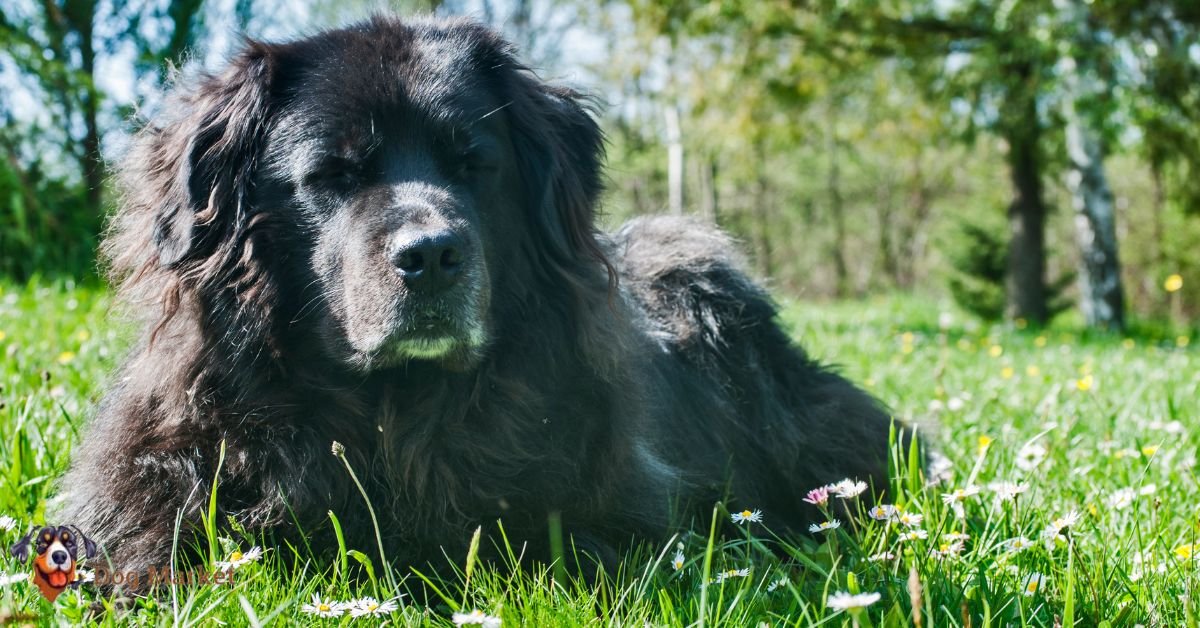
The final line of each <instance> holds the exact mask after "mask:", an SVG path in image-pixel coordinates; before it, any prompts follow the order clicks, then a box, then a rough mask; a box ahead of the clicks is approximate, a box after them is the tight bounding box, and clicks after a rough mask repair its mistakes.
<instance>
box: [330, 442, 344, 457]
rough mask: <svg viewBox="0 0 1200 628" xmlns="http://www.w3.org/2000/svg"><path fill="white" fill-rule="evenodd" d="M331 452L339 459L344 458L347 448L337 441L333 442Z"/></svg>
mask: <svg viewBox="0 0 1200 628" xmlns="http://www.w3.org/2000/svg"><path fill="white" fill-rule="evenodd" d="M329 452H330V453H332V454H333V455H335V456H337V457H338V458H341V457H342V456H344V455H346V446H345V445H343V444H341V443H339V442H338V441H336V440H335V441H333V444H332V445H330V446H329Z"/></svg>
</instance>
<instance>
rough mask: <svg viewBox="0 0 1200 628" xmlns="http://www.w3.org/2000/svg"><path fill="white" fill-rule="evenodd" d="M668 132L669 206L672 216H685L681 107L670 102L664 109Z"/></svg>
mask: <svg viewBox="0 0 1200 628" xmlns="http://www.w3.org/2000/svg"><path fill="white" fill-rule="evenodd" d="M663 117H664V118H665V122H666V130H667V206H668V208H669V209H670V212H671V213H672V214H676V215H682V214H683V129H682V128H681V127H680V123H679V106H678V105H677V104H676V103H674V102H670V103H667V105H666V106H664V107H663Z"/></svg>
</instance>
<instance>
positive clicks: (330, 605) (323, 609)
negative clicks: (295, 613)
mask: <svg viewBox="0 0 1200 628" xmlns="http://www.w3.org/2000/svg"><path fill="white" fill-rule="evenodd" d="M300 612H302V613H307V614H309V615H316V616H317V617H340V616H341V615H342V614H343V613H345V612H346V605H345V604H343V603H342V602H334V601H333V600H322V599H321V596H320V595H317V594H316V593H313V596H312V602H310V603H308V604H305V605H303V606H301V607H300Z"/></svg>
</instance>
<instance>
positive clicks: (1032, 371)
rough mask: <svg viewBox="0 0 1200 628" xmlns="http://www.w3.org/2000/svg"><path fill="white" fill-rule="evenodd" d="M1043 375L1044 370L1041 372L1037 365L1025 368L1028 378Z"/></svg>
mask: <svg viewBox="0 0 1200 628" xmlns="http://www.w3.org/2000/svg"><path fill="white" fill-rule="evenodd" d="M1041 373H1042V370H1041V369H1039V368H1038V367H1037V366H1036V365H1034V364H1030V365H1029V366H1027V367H1025V374H1026V375H1028V376H1030V377H1037V376H1038V375H1040V374H1041Z"/></svg>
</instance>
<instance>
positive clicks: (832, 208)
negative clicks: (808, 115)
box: [825, 103, 850, 297]
mask: <svg viewBox="0 0 1200 628" xmlns="http://www.w3.org/2000/svg"><path fill="white" fill-rule="evenodd" d="M835 111H836V110H835V109H834V105H833V104H832V103H831V106H830V107H829V112H828V113H829V119H828V121H827V124H826V129H825V142H826V148H825V151H826V153H827V154H828V156H829V171H828V173H827V178H826V181H825V187H826V189H827V191H828V193H829V214H830V217H831V218H832V219H833V246H832V250H831V251H830V253H831V254H832V257H833V269H834V273H835V277H836V282H837V283H836V285H835V286H834V293H835V294H836V295H837V296H838V297H845V296H846V295H847V294H848V293H849V287H850V272H849V270H848V268H847V266H846V216H845V207H844V203H843V202H842V182H841V165H840V163H839V160H838V140H837V114H836V113H835Z"/></svg>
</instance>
